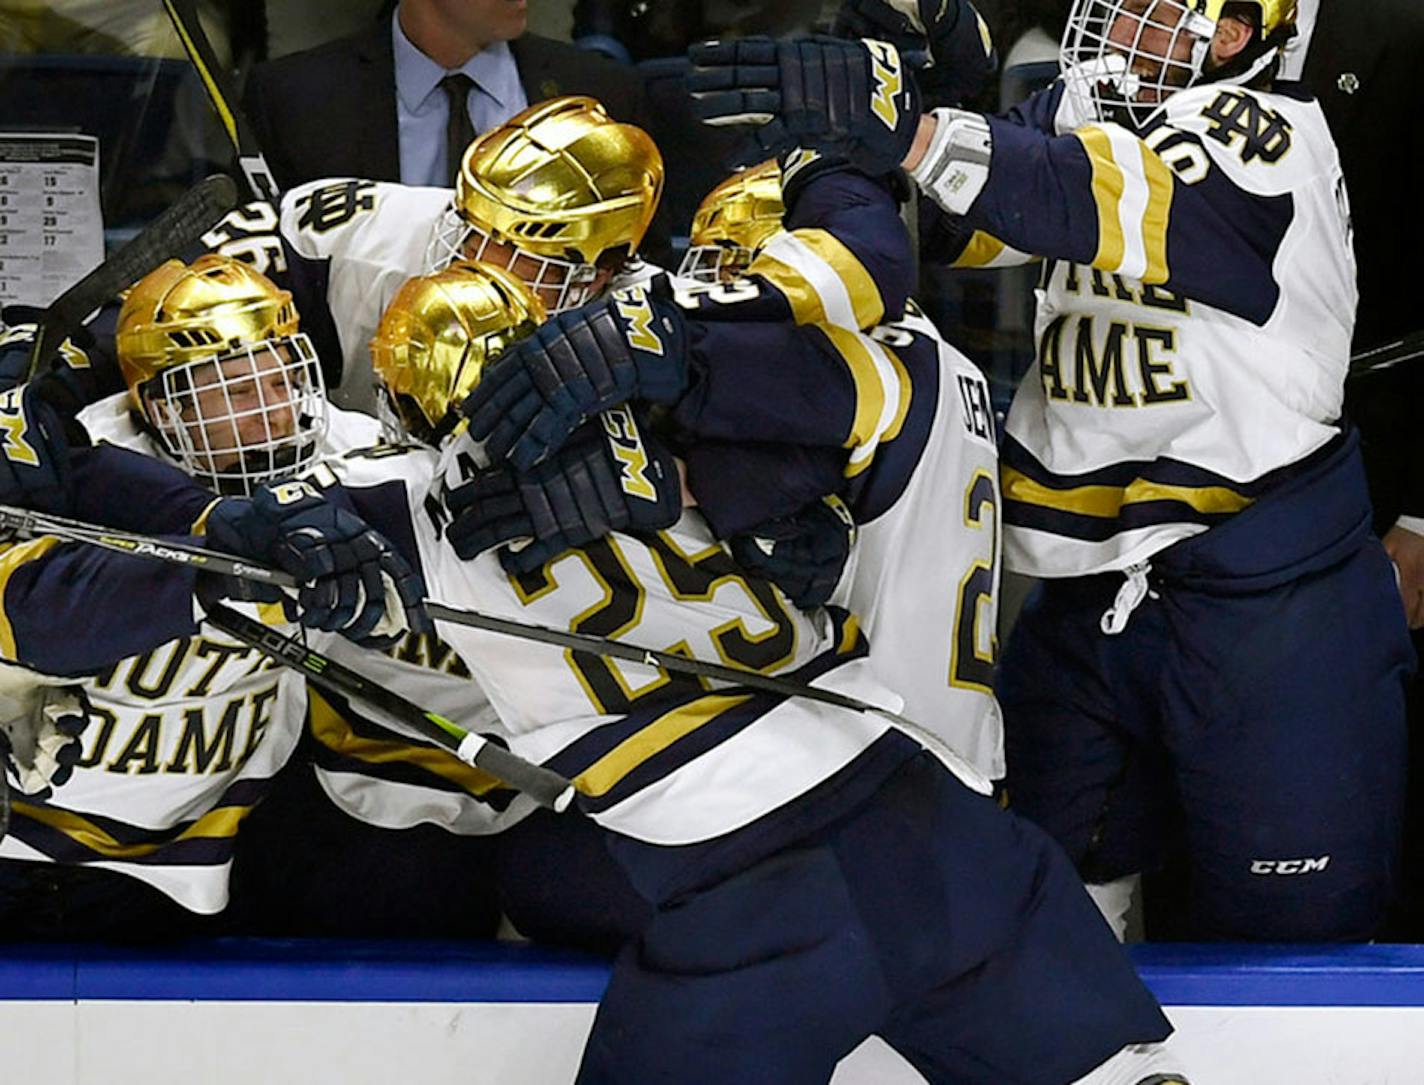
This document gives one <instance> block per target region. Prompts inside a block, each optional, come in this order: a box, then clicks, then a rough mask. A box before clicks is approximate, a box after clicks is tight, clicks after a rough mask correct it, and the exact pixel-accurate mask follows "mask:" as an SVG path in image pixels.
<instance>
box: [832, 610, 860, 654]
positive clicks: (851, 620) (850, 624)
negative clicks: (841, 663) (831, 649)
mask: <svg viewBox="0 0 1424 1085" xmlns="http://www.w3.org/2000/svg"><path fill="white" fill-rule="evenodd" d="M859 643H860V619H859V618H857V617H856V616H855V615H854V614H846V616H845V621H844V622H843V623H842V624H841V636H840V640H838V641H836V655H838V656H843V655H845V654H846V653H847V652H850V651H852V650H854V648H855V647H856V645H857V644H859Z"/></svg>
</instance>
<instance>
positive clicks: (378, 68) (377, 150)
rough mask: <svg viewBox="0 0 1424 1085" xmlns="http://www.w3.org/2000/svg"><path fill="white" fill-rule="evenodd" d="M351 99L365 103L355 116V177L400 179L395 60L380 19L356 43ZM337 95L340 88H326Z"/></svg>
mask: <svg viewBox="0 0 1424 1085" xmlns="http://www.w3.org/2000/svg"><path fill="white" fill-rule="evenodd" d="M356 78H357V79H358V80H359V86H357V87H353V88H350V89H351V91H352V92H353V93H352V100H353V101H357V102H363V103H365V104H366V108H365V110H364V111H358V113H357V114H356V121H357V130H356V132H355V133H354V134H355V142H356V150H357V154H356V157H357V161H358V162H359V165H360V170H359V171H358V173H357V176H359V177H363V178H366V179H369V180H372V181H399V180H400V135H399V132H398V130H397V125H396V61H395V54H394V52H393V48H392V45H391V24H390V22H389V21H387V20H381V21H379V22H378V23H376V25H375V26H373V27H372V28H371V31H370V32H369V33H368V34H366V35H365V36H364V37H363V38H362V39H361V40H360V42H359V43H358V46H357V49H356ZM330 89H331V90H332V92H333V93H339V92H340V90H341V89H342V88H330Z"/></svg>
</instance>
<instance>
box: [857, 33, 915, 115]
mask: <svg viewBox="0 0 1424 1085" xmlns="http://www.w3.org/2000/svg"><path fill="white" fill-rule="evenodd" d="M862 40H863V41H864V43H865V48H866V49H868V50H869V51H870V74H871V75H873V76H874V77H875V92H874V93H873V94H872V95H871V97H870V111H871V112H872V113H874V114H875V115H876V116H877V117H879V118H880V119H881V120H882V121H884V122H885V127H886V128H888V129H890V131H892V132H893V131H895V126H896V125H897V124H899V123H900V107H899V106H898V105H896V103H895V98H896V97H897V96H898V95H899V93H900V91H902V90H903V89H904V87H905V79H904V76H903V75H901V74H900V54H899V53H898V52H896V50H895V47H894V46H893V45H891V44H890V43H889V42H884V41H876V40H875V39H874V38H864V39H862Z"/></svg>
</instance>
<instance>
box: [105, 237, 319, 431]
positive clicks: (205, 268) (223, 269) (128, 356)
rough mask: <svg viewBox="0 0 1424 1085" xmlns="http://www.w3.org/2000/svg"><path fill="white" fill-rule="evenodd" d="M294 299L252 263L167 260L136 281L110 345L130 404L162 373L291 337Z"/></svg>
mask: <svg viewBox="0 0 1424 1085" xmlns="http://www.w3.org/2000/svg"><path fill="white" fill-rule="evenodd" d="M297 329H298V317H297V309H296V306H295V305H293V304H292V295H291V294H290V293H289V292H287V291H286V290H281V289H278V287H277V285H276V284H275V283H273V282H272V280H271V279H269V278H267V276H265V275H263V274H262V273H261V272H260V271H257V270H256V269H255V268H253V267H252V266H251V265H250V264H244V263H243V262H242V261H241V260H234V259H232V258H231V257H227V256H219V255H217V254H216V253H208V254H205V255H203V256H200V257H198V258H197V259H196V260H194V261H193V263H192V264H191V265H185V264H184V263H183V262H182V261H180V260H169V261H167V262H166V263H164V264H162V265H161V266H160V267H158V268H156V269H155V270H153V271H151V272H149V273H148V274H147V275H145V276H144V277H143V278H142V279H140V280H139V281H138V282H137V283H136V284H135V285H134V286H133V288H132V289H130V290H129V292H128V295H127V296H126V297H125V298H124V304H123V308H122V309H121V310H120V311H119V325H118V331H117V332H116V334H115V346H116V348H117V350H118V355H119V369H120V371H121V372H122V373H123V376H124V382H125V383H126V384H127V385H128V386H129V394H130V395H131V396H132V397H133V401H134V405H135V406H139V407H141V406H142V404H141V403H140V401H139V392H138V389H139V387H140V386H141V385H142V384H144V383H145V382H146V381H148V380H150V379H151V378H152V377H154V376H155V375H156V374H157V373H158V372H159V371H160V370H163V369H168V368H169V367H171V366H176V365H184V364H186V363H188V362H195V361H206V360H208V359H211V358H214V357H216V356H218V355H220V354H225V353H227V352H228V351H230V350H233V349H236V348H237V347H238V346H241V345H243V344H247V343H261V342H264V341H266V340H269V339H282V338H285V337H287V336H292V335H296V334H297Z"/></svg>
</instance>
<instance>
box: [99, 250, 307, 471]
mask: <svg viewBox="0 0 1424 1085" xmlns="http://www.w3.org/2000/svg"><path fill="white" fill-rule="evenodd" d="M115 342H116V346H117V350H118V356H119V368H120V370H121V371H122V372H123V375H124V381H125V383H127V384H128V387H129V396H130V398H131V399H132V402H133V406H134V408H135V409H136V410H137V411H138V412H139V414H140V415H141V416H142V418H143V419H144V421H145V423H146V424H147V428H148V429H149V431H150V432H151V433H152V434H153V435H154V436H155V437H157V439H158V440H159V441H160V443H161V444H162V446H163V450H164V451H165V452H166V453H167V454H168V455H169V456H171V457H172V458H173V459H174V460H175V461H176V462H177V463H178V465H179V466H180V467H182V468H183V470H185V471H186V472H188V473H189V474H190V475H192V476H193V477H194V478H196V479H199V480H200V481H202V482H204V483H206V484H207V485H209V486H210V487H211V488H213V489H214V490H216V491H217V492H219V493H226V494H250V493H251V492H252V491H253V490H254V489H255V488H256V487H257V486H260V485H261V484H263V483H265V482H271V481H274V480H276V479H279V478H283V477H285V476H288V475H291V474H294V473H296V472H298V471H300V470H301V469H303V468H304V467H306V466H308V465H309V464H310V463H312V462H313V461H314V460H315V459H316V457H317V455H318V452H319V446H320V444H321V441H322V439H323V438H324V437H325V435H326V428H327V417H328V416H327V405H326V388H325V386H324V384H323V382H322V375H321V366H320V364H319V363H318V360H317V356H316V351H315V350H314V349H313V348H312V345H311V341H310V340H309V339H308V338H307V337H306V336H305V335H303V334H301V333H300V332H299V331H298V330H297V311H296V308H295V307H294V306H293V305H292V295H291V294H289V293H288V292H287V291H285V290H279V289H278V288H277V287H276V285H274V284H273V283H272V281H271V280H270V279H268V278H267V277H266V276H265V275H262V274H261V273H260V272H258V271H256V270H254V269H253V268H252V267H251V266H249V265H247V264H244V263H242V262H241V261H238V260H233V259H231V258H229V257H225V256H218V255H215V254H209V255H206V256H200V257H198V259H196V260H194V261H193V263H192V264H191V265H189V266H185V265H184V264H183V263H181V262H180V261H178V260H169V261H168V262H167V263H166V264H164V265H162V266H161V267H159V268H157V269H156V270H154V271H152V272H150V273H149V274H148V275H145V276H144V277H143V278H142V279H140V280H139V281H138V283H137V284H136V285H135V286H134V287H133V288H132V289H131V290H130V291H129V292H128V295H127V296H126V297H125V299H124V304H123V308H122V309H121V310H120V313H119V324H118V331H117V333H116V336H115Z"/></svg>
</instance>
